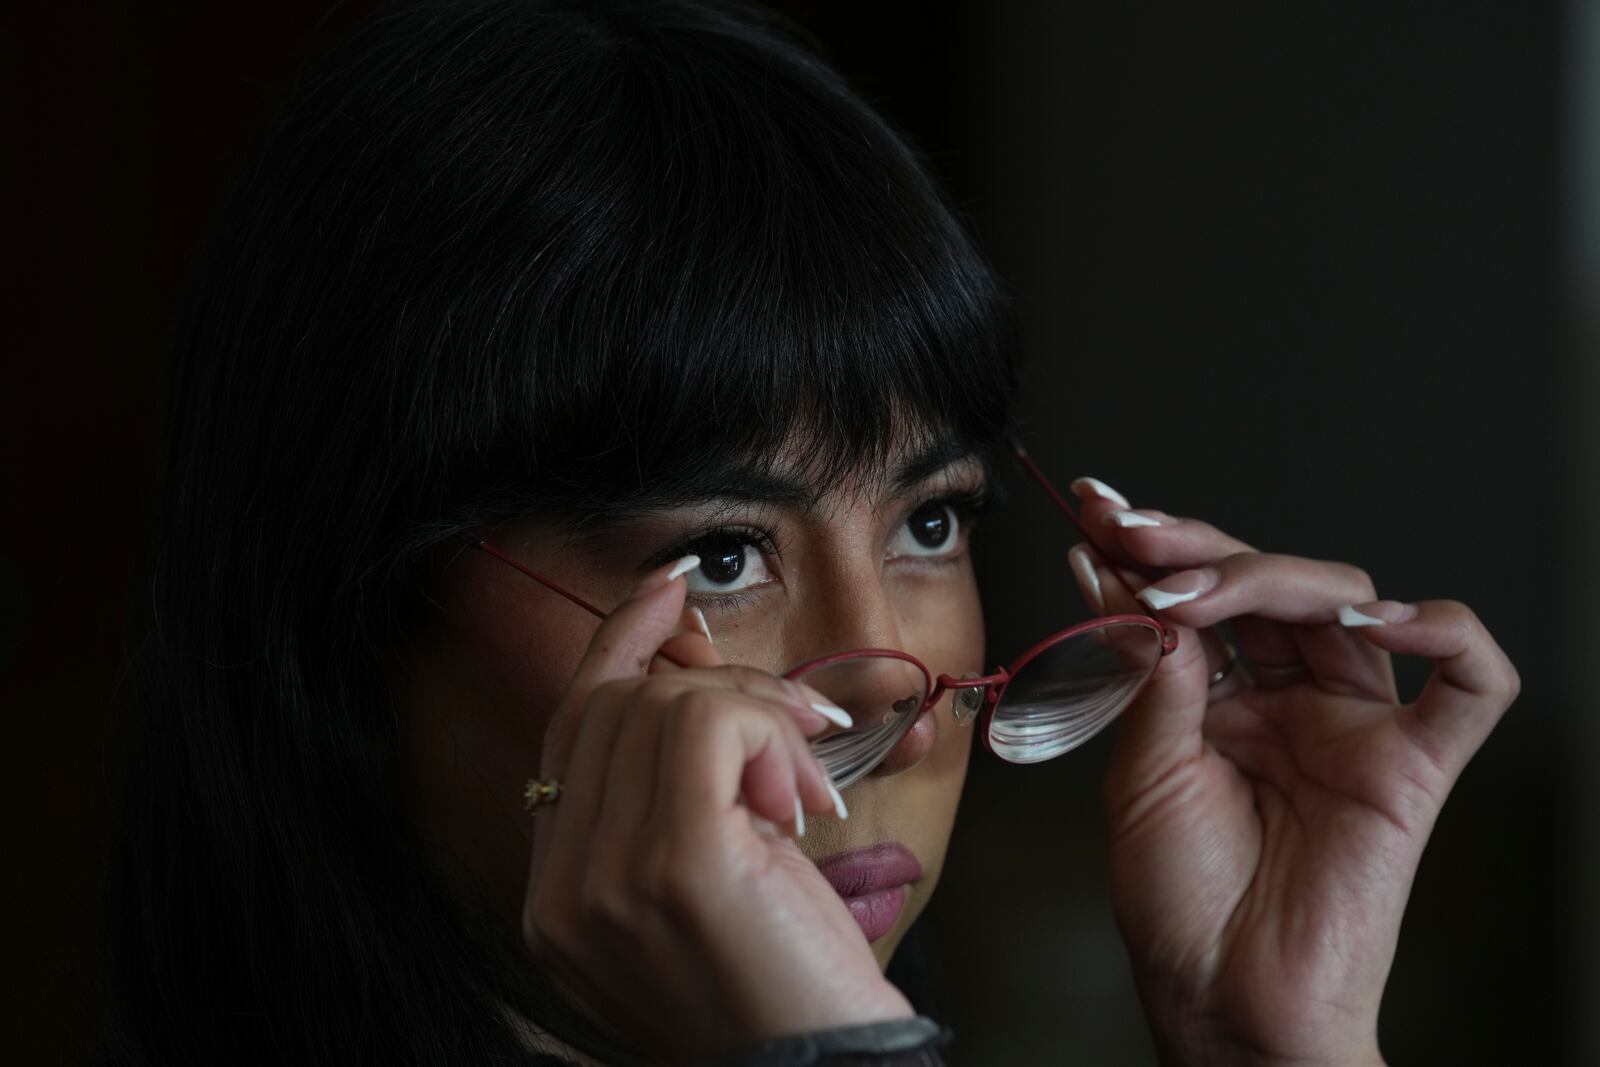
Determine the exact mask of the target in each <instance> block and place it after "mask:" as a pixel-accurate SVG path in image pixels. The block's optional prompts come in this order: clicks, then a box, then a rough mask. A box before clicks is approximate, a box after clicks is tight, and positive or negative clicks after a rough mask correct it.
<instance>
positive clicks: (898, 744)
mask: <svg viewBox="0 0 1600 1067" xmlns="http://www.w3.org/2000/svg"><path fill="white" fill-rule="evenodd" d="M834 588H835V590H836V593H837V595H835V596H833V597H830V598H829V600H828V604H827V607H826V608H825V609H823V610H822V611H819V612H816V613H814V614H813V616H812V621H813V625H814V626H816V627H817V629H815V630H813V631H812V633H811V634H809V635H808V643H811V644H812V647H813V648H816V649H819V650H821V649H826V650H828V651H840V652H843V651H849V650H855V649H863V648H878V649H891V650H895V651H902V650H903V649H902V645H901V642H900V624H899V619H898V616H897V613H896V611H895V606H894V604H893V602H892V601H891V600H890V598H889V597H888V596H887V594H886V591H885V589H884V588H883V584H882V581H881V576H880V575H877V574H873V575H871V576H867V575H857V576H854V577H853V578H852V579H850V580H849V581H847V582H840V583H837V584H835V585H834ZM804 681H805V682H806V684H807V685H810V686H813V687H814V688H816V689H818V690H820V691H821V692H822V693H824V694H825V695H827V696H828V698H829V699H830V700H832V701H833V702H834V703H835V704H838V705H839V706H840V707H843V708H844V709H845V710H846V711H848V712H849V713H850V715H851V718H853V719H854V720H855V727H854V731H855V732H857V733H859V734H860V735H861V741H862V742H863V745H862V746H861V748H862V750H863V751H865V750H866V748H867V745H866V744H865V742H867V741H868V740H869V739H870V735H871V734H872V733H874V732H878V733H882V734H883V735H884V738H883V741H882V743H881V744H873V745H871V746H870V748H871V750H872V753H873V758H874V759H875V760H877V762H876V764H875V766H873V767H872V769H871V770H870V771H869V772H868V773H870V774H873V775H878V776H887V775H892V774H899V773H901V772H903V771H907V770H910V769H911V768H912V767H915V766H916V765H917V764H918V763H921V762H922V761H923V760H924V759H925V758H926V757H927V756H928V754H929V753H930V752H931V751H932V750H933V747H934V743H935V742H936V741H937V739H938V730H939V724H938V722H937V721H936V720H935V716H933V715H932V714H928V715H919V714H918V713H919V712H920V711H921V709H922V705H923V702H924V701H925V700H926V699H927V695H928V692H929V687H930V686H931V685H932V679H931V678H930V677H929V675H928V673H927V672H926V671H925V669H924V668H923V667H922V666H920V665H919V664H916V663H912V662H908V661H906V660H902V659H896V658H893V657H888V656H874V657H866V658H856V659H849V660H844V661H842V662H840V663H837V664H834V665H830V666H827V667H822V668H819V669H817V670H815V671H811V672H808V673H807V675H806V676H805V678H804ZM908 719H909V728H904V727H905V726H906V723H907V720H908ZM902 728H904V729H902ZM894 734H898V735H899V736H898V738H897V739H896V738H895V737H894V736H893V735H894ZM883 744H888V745H890V746H891V747H890V748H889V750H888V751H887V752H886V753H885V752H883V748H882V745H883ZM880 757H881V758H880Z"/></svg>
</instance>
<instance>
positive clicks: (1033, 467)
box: [1011, 438, 1094, 544]
mask: <svg viewBox="0 0 1600 1067" xmlns="http://www.w3.org/2000/svg"><path fill="white" fill-rule="evenodd" d="M1011 451H1012V453H1013V454H1014V455H1015V456H1016V457H1017V462H1018V463H1020V464H1022V469H1023V470H1025V471H1027V472H1028V474H1029V475H1031V476H1032V477H1033V480H1034V481H1036V482H1038V483H1039V488H1041V489H1043V490H1044V491H1045V492H1046V493H1049V494H1050V499H1051V500H1054V501H1055V502H1056V507H1058V508H1060V509H1061V514H1063V515H1065V516H1066V517H1067V518H1068V519H1069V520H1070V521H1071V522H1072V525H1074V526H1076V527H1077V528H1078V532H1079V533H1081V534H1082V535H1083V538H1084V540H1086V541H1088V542H1089V543H1090V544H1093V543H1094V540H1093V539H1092V538H1091V537H1090V536H1089V529H1088V527H1086V526H1084V524H1083V520H1082V519H1080V518H1078V513H1077V512H1075V511H1073V510H1072V505H1071V504H1068V503H1067V499H1066V497H1064V496H1062V495H1061V494H1060V493H1059V492H1057V491H1056V487H1055V486H1054V485H1052V484H1051V482H1050V479H1049V478H1046V477H1045V476H1044V471H1042V470H1040V469H1039V465H1038V464H1037V463H1035V462H1034V461H1033V457H1032V456H1030V455H1028V450H1027V449H1026V448H1024V447H1023V446H1022V442H1021V441H1019V440H1017V439H1016V438H1012V440H1011Z"/></svg>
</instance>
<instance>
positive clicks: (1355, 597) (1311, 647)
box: [1138, 552, 1395, 700]
mask: <svg viewBox="0 0 1600 1067" xmlns="http://www.w3.org/2000/svg"><path fill="white" fill-rule="evenodd" d="M1138 595H1139V599H1140V600H1141V601H1143V602H1144V603H1145V605H1146V606H1147V607H1149V608H1150V609H1151V610H1153V611H1156V612H1159V613H1160V615H1161V617H1162V618H1164V619H1166V620H1168V621H1169V622H1175V623H1178V624H1180V625H1183V626H1187V627H1192V628H1196V629H1198V628H1203V627H1208V626H1214V625H1216V624H1217V623H1219V622H1221V621H1223V620H1225V619H1237V620H1238V622H1236V623H1235V632H1236V634H1237V636H1238V637H1239V640H1240V644H1241V647H1242V648H1243V649H1244V650H1245V652H1246V654H1247V655H1249V656H1250V658H1252V659H1254V660H1256V661H1257V662H1258V663H1263V664H1268V665H1273V666H1279V665H1287V664H1288V663H1289V662H1293V660H1287V661H1286V660H1282V659H1277V658H1276V657H1281V656H1284V655H1286V654H1287V650H1286V648H1285V644H1286V642H1287V643H1292V645H1293V647H1294V648H1295V649H1297V650H1298V655H1296V656H1294V657H1293V659H1296V660H1303V661H1304V662H1305V664H1306V665H1307V666H1308V667H1309V668H1310V669H1311V672H1312V675H1313V677H1314V678H1315V680H1316V682H1317V684H1319V685H1321V686H1323V687H1325V688H1328V689H1331V690H1333V691H1336V692H1341V693H1347V694H1352V695H1364V696H1371V697H1373V698H1376V699H1384V700H1393V699H1394V698H1395V689H1394V672H1393V668H1392V666H1391V664H1390V662H1389V657H1388V656H1386V655H1384V654H1382V653H1381V652H1380V651H1379V650H1377V649H1375V648H1374V647H1372V646H1371V645H1369V644H1367V643H1366V642H1363V641H1359V640H1357V639H1355V638H1354V637H1352V636H1351V635H1350V634H1349V633H1348V632H1346V630H1345V629H1344V628H1343V627H1341V626H1339V625H1338V621H1339V609H1340V608H1342V607H1344V606H1346V605H1349V604H1354V603H1361V602H1365V601H1369V600H1372V599H1373V598H1374V596H1375V594H1374V591H1373V586H1372V579H1371V578H1370V577H1368V576H1367V574H1366V572H1364V571H1362V570H1361V569H1359V568H1357V567H1353V566H1351V565H1349V564H1347V563H1333V562H1327V561H1323V560H1311V559H1302V558H1299V557H1296V556H1280V555H1273V554H1270V553H1262V552H1246V553H1241V554H1239V555H1235V556H1229V557H1226V558H1223V559H1219V560H1216V561H1214V562H1212V563H1210V564H1207V565H1206V566H1204V567H1197V568H1193V569H1190V570H1185V571H1179V572H1177V573H1176V574H1172V575H1169V576H1167V577H1165V578H1162V579H1161V580H1159V581H1157V582H1154V583H1152V584H1151V585H1150V586H1148V587H1146V588H1145V589H1143V590H1140V592H1139V594H1138ZM1246 618H1248V619H1250V620H1251V622H1250V623H1249V624H1248V625H1244V626H1242V627H1241V626H1240V623H1242V622H1244V620H1245V619H1246Z"/></svg>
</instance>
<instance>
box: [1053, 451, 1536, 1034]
mask: <svg viewBox="0 0 1600 1067" xmlns="http://www.w3.org/2000/svg"><path fill="white" fill-rule="evenodd" d="M1074 488H1075V489H1076V490H1078V491H1079V493H1080V495H1081V496H1084V497H1085V504H1084V518H1085V520H1086V524H1087V525H1088V526H1089V528H1090V530H1091V533H1092V536H1093V537H1094V540H1095V542H1096V549H1097V550H1098V551H1093V550H1090V549H1088V548H1086V547H1085V548H1079V549H1075V550H1074V551H1075V552H1078V553H1080V554H1081V553H1087V554H1088V558H1087V559H1084V558H1079V559H1075V560H1074V563H1075V564H1076V566H1075V567H1074V570H1075V571H1076V572H1077V573H1078V574H1079V582H1080V585H1083V586H1084V587H1085V593H1086V595H1089V596H1090V598H1091V600H1092V599H1093V596H1092V592H1091V590H1092V585H1093V583H1092V581H1088V580H1086V579H1087V571H1086V570H1085V569H1084V567H1083V564H1084V563H1086V562H1089V563H1093V564H1094V573H1095V575H1096V577H1097V578H1098V580H1099V582H1100V591H1101V595H1102V596H1103V598H1104V601H1105V604H1104V610H1105V611H1107V612H1109V613H1115V612H1122V611H1135V612H1148V611H1150V610H1151V609H1150V605H1149V604H1147V603H1141V602H1140V601H1138V600H1135V599H1134V597H1133V593H1134V592H1136V591H1138V590H1140V589H1141V588H1143V587H1144V585H1145V583H1144V582H1143V581H1142V580H1140V579H1139V578H1138V577H1137V576H1136V575H1135V574H1134V573H1132V572H1131V571H1128V570H1126V569H1123V568H1120V567H1117V566H1115V565H1113V564H1112V563H1111V561H1113V560H1116V561H1124V562H1127V561H1132V562H1135V563H1138V564H1141V565H1144V566H1146V567H1159V568H1166V569H1170V570H1172V571H1173V572H1174V573H1172V574H1170V575H1169V576H1168V577H1165V578H1162V579H1160V580H1159V581H1157V582H1156V583H1155V584H1154V586H1153V587H1152V588H1153V589H1155V590H1163V591H1167V592H1171V593H1175V594H1178V597H1179V599H1178V601H1177V602H1174V601H1173V598H1171V597H1166V598H1163V597H1159V596H1152V595H1151V593H1150V592H1148V591H1147V592H1146V593H1145V598H1146V599H1148V600H1151V601H1154V602H1155V603H1157V604H1160V603H1169V604H1170V606H1166V607H1163V608H1160V609H1159V610H1158V611H1156V612H1155V613H1156V614H1159V615H1160V616H1161V617H1162V618H1163V619H1165V620H1166V621H1167V622H1168V623H1169V624H1172V625H1173V626H1175V627H1176V628H1177V631H1178V634H1179V646H1178V650H1177V651H1176V652H1174V653H1173V654H1172V655H1171V656H1169V657H1168V658H1167V659H1166V660H1165V661H1163V662H1162V664H1161V665H1160V667H1159V668H1158V670H1157V671H1156V674H1155V676H1154V678H1153V679H1152V680H1151V683H1150V685H1149V686H1148V688H1147V689H1146V690H1145V691H1144V692H1143V693H1142V694H1141V695H1140V698H1139V700H1138V701H1137V702H1136V703H1135V704H1134V705H1133V706H1132V707H1130V708H1129V709H1128V710H1127V711H1126V712H1124V715H1123V721H1122V722H1121V724H1120V725H1119V733H1118V737H1117V740H1116V746H1115V750H1114V754H1113V756H1112V760H1111V766H1110V768H1109V770H1108V773H1107V777H1106V782H1105V797H1106V804H1107V811H1108V815H1109V819H1110V833H1111V852H1112V856H1111V879H1112V900H1113V907H1114V910H1115V914H1116V917H1117V921H1118V925H1119V927H1120V928H1121V930H1122V932H1123V936H1124V938H1125V939H1126V941H1127V944H1128V947H1129V951H1130V954H1131V956H1132V959H1133V965H1134V971H1135V977H1136V981H1137V983H1138V986H1139V992H1140V997H1141V999H1142V1001H1143V1003H1144V1006H1145V1010H1146V1012H1147V1014H1148V1015H1149V1017H1150V1019H1151V1023H1152V1026H1153V1028H1154V1030H1155V1032H1156V1038H1157V1044H1158V1047H1159V1048H1160V1050H1161V1052H1162V1055H1163V1059H1164V1060H1165V1061H1166V1062H1171V1063H1274V1064H1279V1063H1281V1064H1291V1063H1292V1064H1341V1065H1343V1064H1366V1063H1381V1062H1382V1058H1381V1056H1380V1054H1379V1051H1378V1045H1377V1018H1378V1005H1379V1001H1380V999H1381V997H1382V993H1383V986H1384V983H1385V981H1386V979H1387V977H1388V973H1389V968H1390V965H1391V963H1392V962H1393V959H1394V950H1395V942H1396V939H1397V937H1398V935H1399V929H1400V919H1401V915H1402V914H1403V912H1404V910H1405V905H1406V898H1407V897H1408V895H1409V894H1410V890H1411V882H1412V877H1413V875H1414V874H1415V872H1416V869H1417V863H1418V860H1419V859H1420V857H1421V854H1422V849H1423V846H1424V845H1425V844H1426V843H1427V840H1428V835H1429V833H1430V832H1431V831H1432V828H1433V824H1434V820H1435V818H1436V817H1437V815H1438V813H1439V809H1440V807H1441V805H1443V803H1444V801H1445V798H1446V796H1447V795H1448V794H1449V792H1450V789H1451V787H1452V786H1453V785H1454V784H1455V781H1456V778H1457V776H1458V775H1459V774H1460V773H1461V770H1462V768H1463V767H1464V766H1465V764H1466V762H1467V760H1468V759H1469V758H1470V757H1471V756H1472V754H1473V753H1474V752H1475V751H1477V749H1478V746H1479V745H1481V744H1482V743H1483V741H1484V739H1485V738H1486V737H1487V736H1488V734H1489V732H1490V730H1492V729H1493V727H1494V725H1495V723H1496V722H1497V721H1498V720H1499V718H1500V715H1501V714H1502V713H1503V712H1504V711H1505V709H1506V707H1507V706H1508V705H1510V703H1511V701H1512V700H1513V699H1514V698H1515V697H1516V694H1517V691H1518V688H1519V681H1518V678H1517V674H1516V671H1515V670H1514V669H1513V668H1512V666H1511V664H1510V662H1509V661H1508V660H1507V659H1506V657H1505V655H1504V653H1502V652H1501V650H1500V648H1499V647H1498V646H1497V645H1496V644H1495V642H1494V640H1493V639H1492V638H1491V637H1490V636H1489V634H1488V632H1487V631H1485V629H1484V628H1483V626H1482V624H1481V623H1480V622H1479V621H1478V619H1477V618H1476V617H1475V616H1474V615H1473V614H1472V612H1471V611H1469V610H1468V609H1467V608H1466V607H1465V606H1463V605H1462V604H1459V603H1456V602H1454V601H1443V600H1435V601H1424V602H1421V603H1418V604H1415V605H1404V604H1399V603H1395V602H1392V601H1383V602H1377V596H1376V593H1375V592H1374V590H1373V587H1372V583H1371V580H1370V579H1369V578H1368V577H1367V576H1366V575H1365V574H1364V573H1362V572H1361V571H1359V570H1357V569H1356V568H1354V567H1351V566H1348V565H1346V564H1341V563H1326V562H1319V561H1314V560H1307V559H1298V558H1294V557H1288V556H1273V555H1265V554H1262V553H1259V552H1257V551H1255V550H1254V549H1252V548H1250V547H1249V546H1248V545H1245V544H1243V543H1241V542H1239V541H1237V540H1235V539H1233V538H1231V537H1229V536H1227V535H1226V534H1224V533H1222V532H1220V531H1218V530H1216V529H1215V528H1213V527H1211V526H1209V525H1206V524H1205V523H1201V522H1196V521H1193V520H1188V519H1178V518H1173V517H1172V516H1168V515H1164V514H1162V513H1160V512H1153V511H1141V512H1139V513H1138V514H1139V515H1141V516H1144V517H1145V518H1148V519H1153V520H1155V521H1156V522H1157V523H1159V525H1150V524H1143V525H1128V526H1122V525H1117V524H1115V523H1114V522H1111V523H1108V522H1107V517H1108V516H1110V515H1112V513H1113V512H1118V511H1121V512H1122V513H1123V515H1124V516H1125V515H1126V514H1127V512H1126V509H1125V507H1124V505H1123V504H1122V503H1121V502H1120V501H1115V500H1111V499H1107V498H1105V497H1103V496H1100V495H1096V494H1095V492H1094V489H1095V487H1094V486H1093V485H1092V484H1091V483H1088V482H1087V480H1080V482H1079V483H1076V484H1075V487H1074ZM1123 521H1124V522H1128V520H1127V519H1126V518H1125V517H1124V519H1123ZM1191 592H1193V593H1195V595H1193V596H1184V594H1188V593H1191ZM1351 606H1355V608H1356V610H1357V611H1358V612H1359V613H1360V614H1362V615H1365V616H1366V617H1367V618H1369V619H1372V620H1374V622H1373V623H1369V624H1364V625H1342V624H1341V622H1340V611H1341V609H1342V608H1343V609H1348V608H1349V607H1351ZM1346 618H1347V620H1348V621H1349V622H1350V623H1359V622H1360V620H1359V619H1357V618H1355V617H1354V616H1349V615H1348V614H1347V615H1346ZM1224 619H1231V620H1232V625H1233V628H1234V633H1235V636H1236V638H1237V640H1238V644H1239V647H1240V650H1241V651H1242V652H1243V653H1244V654H1245V656H1246V657H1247V658H1248V659H1250V660H1251V661H1253V662H1255V663H1258V664H1262V665H1267V666H1269V667H1278V668H1287V667H1293V666H1296V665H1299V664H1303V665H1304V668H1305V670H1304V671H1303V672H1302V673H1301V674H1300V676H1299V679H1298V680H1295V681H1289V680H1288V679H1289V678H1291V677H1292V676H1291V675H1288V674H1286V673H1284V672H1281V671H1278V672H1269V671H1266V670H1264V671H1263V672H1262V675H1261V683H1260V684H1259V685H1258V686H1254V687H1252V686H1250V685H1248V684H1240V681H1237V680H1235V681H1232V683H1231V684H1230V682H1229V681H1224V682H1222V683H1219V686H1218V689H1217V691H1216V692H1208V682H1209V680H1210V675H1211V670H1212V668H1211V667H1210V666H1208V664H1207V660H1206V653H1205V647H1204V643H1203V642H1202V641H1201V640H1200V636H1201V635H1200V634H1199V633H1197V632H1196V631H1197V630H1198V629H1200V628H1202V627H1208V626H1213V625H1215V624H1216V623H1218V622H1221V621H1222V620H1224ZM1378 620H1381V622H1380V621H1378ZM1390 653H1403V654H1410V655H1421V656H1427V657H1430V658H1431V659H1433V660H1434V661H1435V662H1436V664H1437V669H1436V670H1435V672H1434V674H1433V676H1432V677H1431V678H1430V680H1429V681H1428V683H1427V685H1426V687H1425V688H1424V689H1423V691H1422V693H1421V695H1420V697H1419V698H1418V699H1417V700H1416V701H1415V702H1413V703H1409V704H1405V703H1401V701H1400V700H1399V697H1398V696H1397V694H1396V690H1395V683H1394V675H1393V671H1392V668H1391V664H1390ZM1235 675H1236V678H1240V679H1242V678H1243V676H1242V675H1239V674H1238V672H1235ZM1269 678H1276V679H1280V680H1282V681H1281V682H1280V684H1279V685H1278V687H1276V688H1268V687H1267V683H1268V679H1269ZM1246 681H1247V679H1246ZM1230 689H1232V692H1231V693H1230V692H1229V690H1230Z"/></svg>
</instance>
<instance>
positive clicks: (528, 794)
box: [522, 778, 561, 815]
mask: <svg viewBox="0 0 1600 1067" xmlns="http://www.w3.org/2000/svg"><path fill="white" fill-rule="evenodd" d="M560 799H561V783H560V782H558V781H556V780H555V779H554V778H529V779H528V783H527V784H526V785H524V786H523V787H522V810H523V811H525V812H527V813H528V814H529V815H537V814H538V813H539V809H541V808H544V807H548V806H550V805H551V804H554V803H555V802H556V801H558V800H560Z"/></svg>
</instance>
